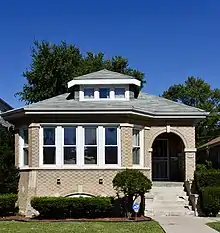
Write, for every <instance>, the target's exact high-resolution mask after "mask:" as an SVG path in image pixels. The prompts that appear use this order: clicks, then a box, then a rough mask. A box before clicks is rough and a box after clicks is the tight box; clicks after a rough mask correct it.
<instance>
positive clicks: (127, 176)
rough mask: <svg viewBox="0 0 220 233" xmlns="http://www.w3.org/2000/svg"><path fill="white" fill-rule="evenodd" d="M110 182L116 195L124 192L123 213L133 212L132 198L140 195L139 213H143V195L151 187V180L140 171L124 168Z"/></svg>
mask: <svg viewBox="0 0 220 233" xmlns="http://www.w3.org/2000/svg"><path fill="white" fill-rule="evenodd" d="M112 183H113V187H114V189H115V190H116V192H117V195H118V197H119V196H120V194H121V193H123V194H124V210H125V213H126V214H127V215H128V213H129V212H131V213H133V210H132V204H133V200H135V199H136V198H137V197H139V196H140V197H141V203H140V211H139V214H143V211H144V203H143V196H144V194H145V193H146V192H148V191H149V190H150V189H151V187H152V183H151V181H150V180H149V179H148V178H147V177H146V176H145V175H144V174H143V173H142V172H140V171H138V170H136V169H126V170H124V171H121V172H118V173H117V174H116V176H115V177H114V179H113V181H112Z"/></svg>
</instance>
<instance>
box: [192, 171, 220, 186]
mask: <svg viewBox="0 0 220 233" xmlns="http://www.w3.org/2000/svg"><path fill="white" fill-rule="evenodd" d="M219 177H220V170H215V169H207V170H202V171H196V172H195V178H194V179H195V182H196V186H197V190H200V189H201V188H204V187H208V186H220V178H219Z"/></svg>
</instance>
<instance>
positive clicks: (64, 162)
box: [40, 124, 121, 168]
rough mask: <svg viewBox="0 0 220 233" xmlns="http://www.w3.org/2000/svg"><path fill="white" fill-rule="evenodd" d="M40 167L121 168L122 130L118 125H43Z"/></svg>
mask: <svg viewBox="0 0 220 233" xmlns="http://www.w3.org/2000/svg"><path fill="white" fill-rule="evenodd" d="M40 132H41V134H40V135H41V137H42V139H41V145H42V147H41V155H40V165H42V166H47V165H49V166H51V165H53V166H56V167H60V168H61V167H69V166H76V167H79V168H80V167H82V168H83V167H88V168H90V167H91V166H92V167H105V166H108V167H111V166H115V165H117V166H120V163H121V158H120V154H121V152H120V135H119V133H120V130H119V128H118V127H117V126H115V125H113V126H112V125H110V126H109V125H99V126H97V125H90V124H85V125H68V124H66V125H59V126H50V125H48V126H47V125H42V127H41V130H40Z"/></svg>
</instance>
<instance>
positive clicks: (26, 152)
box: [23, 148, 28, 166]
mask: <svg viewBox="0 0 220 233" xmlns="http://www.w3.org/2000/svg"><path fill="white" fill-rule="evenodd" d="M23 153H24V161H23V162H24V166H27V165H28V148H24V149H23Z"/></svg>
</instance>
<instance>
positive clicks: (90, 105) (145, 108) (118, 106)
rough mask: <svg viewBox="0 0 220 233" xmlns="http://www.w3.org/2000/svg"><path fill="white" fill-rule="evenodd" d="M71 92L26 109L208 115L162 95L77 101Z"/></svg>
mask: <svg viewBox="0 0 220 233" xmlns="http://www.w3.org/2000/svg"><path fill="white" fill-rule="evenodd" d="M69 94H70V93H66V94H62V95H59V96H56V97H53V98H50V99H47V100H43V101H40V102H38V103H34V104H31V105H27V106H25V107H24V108H23V109H24V110H26V111H48V110H53V111H61V110H62V111H63V110H66V111H98V110H99V111H100V110H101V111H105V110H109V111H111V110H118V111H120V110H124V111H126V110H127V111H129V110H135V111H137V112H142V113H144V114H151V115H195V116H198V115H203V116H205V115H207V112H205V111H203V110H201V109H198V108H194V107H190V106H187V105H184V104H181V103H177V102H174V101H171V100H167V99H165V98H162V97H158V96H153V95H149V94H145V93H140V94H139V97H138V99H132V100H129V101H122V100H109V101H104V100H99V101H76V100H74V99H68V96H69Z"/></svg>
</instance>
